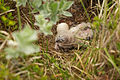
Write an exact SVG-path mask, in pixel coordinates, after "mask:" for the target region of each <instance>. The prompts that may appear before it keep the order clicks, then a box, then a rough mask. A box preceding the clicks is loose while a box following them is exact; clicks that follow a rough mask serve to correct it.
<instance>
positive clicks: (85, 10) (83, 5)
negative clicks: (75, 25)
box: [80, 0, 91, 22]
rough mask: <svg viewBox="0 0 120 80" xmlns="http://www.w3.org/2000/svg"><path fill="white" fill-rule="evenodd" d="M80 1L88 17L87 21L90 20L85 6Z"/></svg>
mask: <svg viewBox="0 0 120 80" xmlns="http://www.w3.org/2000/svg"><path fill="white" fill-rule="evenodd" d="M80 2H81V4H82V6H83V9H84V11H85V13H86V15H87V18H88V20H89V22H91V20H90V17H89V15H88V13H87V10H86V8H85V6H84V4H83V2H82V0H80Z"/></svg>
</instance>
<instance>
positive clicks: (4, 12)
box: [0, 9, 15, 16]
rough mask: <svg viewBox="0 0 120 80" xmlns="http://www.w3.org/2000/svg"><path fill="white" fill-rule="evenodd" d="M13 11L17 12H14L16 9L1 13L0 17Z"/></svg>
mask: <svg viewBox="0 0 120 80" xmlns="http://www.w3.org/2000/svg"><path fill="white" fill-rule="evenodd" d="M12 11H15V10H14V9H11V10H8V11H6V12H3V13H0V16H1V15H3V14H6V13H9V12H12Z"/></svg>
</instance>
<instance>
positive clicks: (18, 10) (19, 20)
mask: <svg viewBox="0 0 120 80" xmlns="http://www.w3.org/2000/svg"><path fill="white" fill-rule="evenodd" d="M17 12H18V22H19V30H21V29H22V27H21V18H20V9H19V6H17Z"/></svg>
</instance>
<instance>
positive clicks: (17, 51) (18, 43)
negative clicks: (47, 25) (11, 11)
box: [5, 25, 40, 59]
mask: <svg viewBox="0 0 120 80" xmlns="http://www.w3.org/2000/svg"><path fill="white" fill-rule="evenodd" d="M12 36H13V38H14V40H8V48H5V52H6V53H7V59H10V58H17V57H20V56H25V55H29V54H32V53H35V52H39V50H40V49H39V46H37V45H35V44H33V43H34V42H35V41H36V40H37V39H38V37H37V32H36V31H35V30H33V29H31V28H30V26H29V25H25V28H24V29H23V30H22V31H20V32H13V33H12Z"/></svg>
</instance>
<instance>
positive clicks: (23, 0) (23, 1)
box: [14, 0, 27, 7]
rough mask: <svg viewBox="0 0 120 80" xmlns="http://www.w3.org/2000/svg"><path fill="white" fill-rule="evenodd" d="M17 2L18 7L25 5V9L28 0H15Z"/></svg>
mask: <svg viewBox="0 0 120 80" xmlns="http://www.w3.org/2000/svg"><path fill="white" fill-rule="evenodd" d="M14 1H16V3H17V4H16V6H21V5H23V6H24V7H25V6H26V3H27V0H14Z"/></svg>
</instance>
